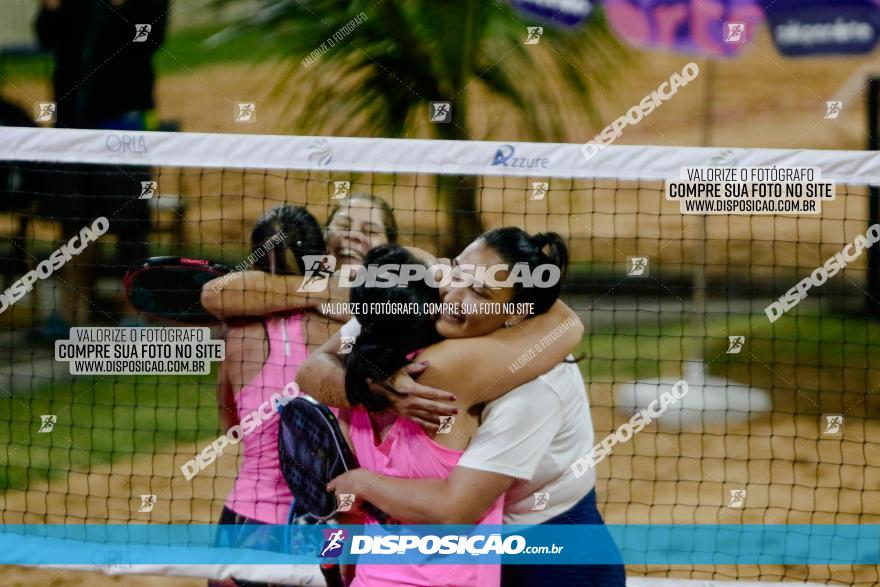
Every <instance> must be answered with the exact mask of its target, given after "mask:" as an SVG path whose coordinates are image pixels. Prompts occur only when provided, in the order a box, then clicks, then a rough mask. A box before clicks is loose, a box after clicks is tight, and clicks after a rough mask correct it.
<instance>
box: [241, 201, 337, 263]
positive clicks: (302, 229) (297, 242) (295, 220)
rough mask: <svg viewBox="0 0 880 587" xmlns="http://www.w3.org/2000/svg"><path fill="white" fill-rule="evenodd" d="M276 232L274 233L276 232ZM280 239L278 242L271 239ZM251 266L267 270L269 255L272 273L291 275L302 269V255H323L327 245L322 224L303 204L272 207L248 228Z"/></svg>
mask: <svg viewBox="0 0 880 587" xmlns="http://www.w3.org/2000/svg"><path fill="white" fill-rule="evenodd" d="M276 235H277V236H276ZM273 238H274V239H279V238H280V239H281V241H282V242H283V243H284V246H279V245H281V242H273ZM251 248H252V254H254V255H255V256H256V255H259V256H258V257H256V259H255V260H254V269H258V270H260V271H266V272H269V271H271V269H272V263H271V260H270V259H274V261H275V273H277V274H279V275H291V274H294V273H299V274H303V273H305V262H304V261H303V255H323V254H324V253H325V252H326V250H327V247H326V245H325V244H324V234H323V233H322V231H321V225H320V224H318V221H317V220H315V217H314V216H312V215H311V214H309V211H308V210H306V209H305V208H303V207H302V206H290V205H287V204H285V205H283V206H278V207H276V208H272V209H271V210H269V211H268V212H266V214H265V215H264V216H263V217H262V218H260V219H259V220H258V221H257V224H256V225H255V226H254V229H253V231H251Z"/></svg>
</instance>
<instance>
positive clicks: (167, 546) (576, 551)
mask: <svg viewBox="0 0 880 587" xmlns="http://www.w3.org/2000/svg"><path fill="white" fill-rule="evenodd" d="M333 562H339V563H355V562H357V563H360V564H402V563H405V564H463V563H464V564H499V563H503V564H505V565H516V564H541V565H554V564H569V565H570V564H577V565H584V564H621V563H623V564H630V565H653V564H662V565H704V564H708V565H728V564H731V565H740V564H748V565H756V564H782V565H790V564H806V565H810V564H816V565H877V564H880V524H867V525H708V524H705V525H704V524H699V525H608V526H595V525H590V526H586V525H581V526H579V525H565V526H552V525H540V526H518V525H506V526H501V525H481V526H429V525H425V526H417V525H406V526H376V525H368V526H328V525H317V526H274V525H250V526H214V525H189V524H169V525H161V524H148V525H76V526H74V525H36V524H27V525H2V526H0V564H15V565H44V564H45V565H49V564H51V565H67V564H86V565H102V564H278V565H289V564H320V563H333Z"/></svg>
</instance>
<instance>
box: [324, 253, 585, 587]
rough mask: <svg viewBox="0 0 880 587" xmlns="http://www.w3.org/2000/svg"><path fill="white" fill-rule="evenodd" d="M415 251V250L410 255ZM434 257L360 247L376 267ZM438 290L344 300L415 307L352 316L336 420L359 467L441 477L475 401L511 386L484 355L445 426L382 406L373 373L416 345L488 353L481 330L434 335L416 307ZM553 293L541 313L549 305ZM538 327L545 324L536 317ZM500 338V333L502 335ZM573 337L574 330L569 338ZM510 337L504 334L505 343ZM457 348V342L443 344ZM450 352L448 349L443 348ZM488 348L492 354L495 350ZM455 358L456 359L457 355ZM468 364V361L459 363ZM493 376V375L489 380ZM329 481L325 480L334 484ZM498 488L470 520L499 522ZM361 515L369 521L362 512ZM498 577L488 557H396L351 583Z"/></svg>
mask: <svg viewBox="0 0 880 587" xmlns="http://www.w3.org/2000/svg"><path fill="white" fill-rule="evenodd" d="M415 254H418V255H419V256H418V257H417V256H415ZM434 262H435V260H434V259H433V258H432V257H430V256H429V255H427V254H424V252H422V251H417V250H415V249H405V248H403V247H398V246H382V247H378V248H376V249H373V250H371V251H370V252H369V253H368V254H367V258H366V260H365V264H366V265H367V266H379V267H383V266H385V267H393V266H398V267H403V266H404V265H415V264H419V263H422V264H425V265H431V264H433V263H434ZM439 301H440V291H439V290H438V288H437V287H436V286H433V285H429V284H428V283H426V281H425V280H422V279H419V280H414V281H410V282H409V285H408V286H406V287H368V286H359V287H356V288H353V289H352V292H351V302H352V304H353V305H354V306H355V307H356V308H361V309H365V308H377V307H387V308H392V307H397V308H405V307H409V308H417V309H418V311H416V312H414V313H396V312H390V313H389V312H385V313H379V312H375V311H372V310H370V311H362V312H360V311H359V312H357V314H356V318H357V319H358V322H359V324H360V327H361V331H360V334H358V336H357V339H356V342H355V344H354V346H353V349H352V352H351V353H350V354H349V355H347V359H346V362H345V392H346V396H347V399H348V403H349V405H351V406H354V407H353V408H352V409H350V410H343V411H342V412H341V414H340V420H342V422H343V424H346V423H347V424H348V434H349V437H350V442H351V445H352V447H353V449H354V452H355V454H356V456H357V458H358V461H359V463H360V465H361V467H362V468H363V469H366V470H369V471H370V472H371V474H375V475H379V476H383V477H393V478H397V479H401V478H403V479H438V480H440V479H446V478H447V477H448V476H449V474H450V473H451V472H452V470H453V469H455V468H456V466H457V465H458V461H459V458H460V457H461V455H462V454H463V452H464V449H465V448H466V447H467V445H468V443H469V442H470V439H471V437H472V436H473V434H474V433H475V432H476V430H477V428H478V426H479V424H480V412H481V409H480V407H481V405H482V403H483V402H485V401H489V400H491V399H493V398H495V397H498V396H500V395H502V394H504V393H505V392H506V391H508V390H509V389H512V387H514V386H515V384H514V383H513V382H511V381H508V380H505V381H503V382H501V379H503V375H501V376H499V374H498V371H497V369H496V368H497V365H493V366H490V365H489V364H488V363H489V362H491V361H488V362H486V363H485V365H486V367H487V368H485V369H483V371H484V375H486V376H487V377H489V378H490V379H488V380H487V379H485V378H484V377H481V376H480V375H478V374H477V373H474V372H472V371H470V370H468V372H467V373H462V375H464V376H463V377H461V378H460V379H459V381H460V383H459V385H458V386H457V388H456V391H457V393H458V405H460V406H462V407H463V408H464V409H463V410H462V411H461V413H459V414H458V415H457V416H456V417H455V419H454V420H452V421H450V422H448V424H450V425H449V426H448V428H444V429H443V430H442V433H439V434H437V435H436V436H433V437H431V436H429V435H428V434H426V433H425V432H424V430H423V428H422V426H420V425H419V424H417V423H415V422H413V421H412V420H411V419H408V418H403V417H401V416H397V415H395V414H394V413H391V412H390V411H389V409H390V408H392V403H391V400H390V399H389V397H388V394H387V393H384V392H381V391H377V390H376V389H375V387H374V386H373V385H372V382H373V381H382V380H385V379H387V378H388V377H389V376H390V375H391V374H393V373H395V372H396V371H397V370H398V369H400V368H401V367H403V366H405V365H406V364H407V363H409V362H410V361H411V360H412V359H413V358H414V355H416V354H418V353H419V352H420V351H421V350H422V349H426V347H431V348H430V349H428V350H426V351H425V353H424V356H426V357H434V358H437V359H439V356H440V355H438V354H437V353H438V349H439V353H440V354H442V355H445V357H446V359H450V358H451V360H452V362H453V363H456V360H457V359H461V358H462V356H463V355H468V356H469V358H470V359H473V358H474V357H476V356H483V359H484V361H486V359H487V357H486V354H487V353H492V350H491V349H492V348H493V341H492V340H490V339H489V338H483V339H482V340H480V341H476V342H475V344H474V345H471V344H462V341H455V342H441V341H442V336H441V335H440V333H439V332H438V328H437V325H436V320H437V318H438V317H437V315H436V314H429V313H425V312H424V311H422V308H425V307H427V306H429V305H430V304H438V302H439ZM553 301H555V298H554V299H553V300H550V303H549V304H547V306H548V307H546V308H539V309H538V310H539V311H541V312H542V313H543V312H544V311H546V310H548V309H549V306H550V305H552V304H553ZM538 324H539V325H541V326H539V328H545V327H546V326H547V325H546V324H544V323H543V321H540V320H539V321H538ZM531 326H534V324H525V325H523V330H522V331H520V332H518V333H517V337H523V336H525V337H526V338H528V337H529V336H530V335H534V333H533V332H531V329H530V328H529V327H531ZM505 338H506V337H505ZM576 339H579V335H578V336H577V337H576V338H575V337H572V340H576ZM511 342H512V341H509V340H508V344H507V345H505V346H513V347H514V348H515V347H516V345H515V344H514V345H511V344H510V343H511ZM450 349H457V350H450ZM450 353H451V356H450ZM498 356H499V355H497V354H496V355H494V357H493V358H498ZM457 364H462V363H461V362H460V361H459V362H458V363H457ZM465 364H467V363H465ZM493 380H494V383H493ZM333 485H334V484H333V483H331V488H332V487H333ZM503 505H504V501H503V495H499V496H498V497H497V498H496V499H494V500H493V501H492V502H491V503H488V504H487V505H486V506H485V509H484V510H483V511H482V513H481V514H480V516H479V518H478V520H477V522H476V523H478V524H501V523H502V514H503ZM367 523H376V522H375V520H372V519H370V518H367ZM499 581H500V566H499V565H490V564H461V565H447V564H431V565H427V564H425V565H419V564H402V565H387V564H377V565H364V564H361V565H358V566H357V570H356V574H355V580H354V583H353V585H355V586H356V587H357V586H371V587H372V586H383V585H411V586H426V585H431V586H450V587H452V586H456V587H463V586H480V587H495V586H497V585H498V583H499Z"/></svg>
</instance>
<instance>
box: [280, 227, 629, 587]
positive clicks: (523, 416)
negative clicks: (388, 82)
mask: <svg viewBox="0 0 880 587" xmlns="http://www.w3.org/2000/svg"><path fill="white" fill-rule="evenodd" d="M567 263H568V249H567V247H566V245H565V242H564V241H563V240H562V238H561V237H560V236H559V235H558V234H556V233H543V234H542V233H539V234H536V235H529V234H528V233H526V232H525V231H523V230H521V229H519V228H516V227H505V228H499V229H495V230H491V231H488V232H486V233H485V234H483V235H482V236H480V237H479V238H477V239H476V240H475V241H474V242H473V243H471V244H470V245H469V246H468V247H467V248H466V249H465V250H464V251H462V253H461V254H460V255H458V257H456V258H455V259H454V260H453V261H452V271H453V274H456V272H464V271H467V270H468V269H467V268H473V267H490V268H492V267H498V266H499V265H503V266H506V267H507V271H498V272H496V273H495V274H494V275H495V277H496V278H497V280H498V281H499V282H504V281H506V280H507V278H508V277H509V276H510V275H512V274H513V273H514V272H515V271H514V268H517V269H518V270H520V271H519V274H520V275H521V274H523V273H526V274H527V275H531V276H533V277H534V276H535V275H538V274H539V273H540V272H541V271H542V270H546V269H547V268H550V269H552V268H555V269H557V270H558V271H557V272H556V273H555V274H556V275H558V276H559V279H557V280H555V281H554V282H551V283H546V282H545V283H540V284H539V283H538V282H537V281H533V282H531V283H523V282H522V280H518V281H514V283H513V284H512V285H504V286H500V287H492V286H491V285H484V284H480V283H473V284H472V285H468V286H466V287H462V286H454V285H452V284H450V285H447V286H446V287H440V288H439V291H438V292H437V293H438V294H439V297H440V301H441V303H442V304H443V306H442V307H443V309H444V311H443V312H442V313H441V314H440V315H439V316H438V317H437V318H436V322H435V324H434V329H435V330H436V334H437V335H440V336H441V337H443V338H444V339H446V340H444V341H442V342H440V343H437V344H433V345H431V346H429V347H428V348H426V349H424V350H422V351H421V352H420V353H419V354H418V362H419V363H425V364H427V365H428V366H427V369H426V370H425V371H424V372H423V373H421V374H420V376H419V383H420V384H424V385H427V386H433V387H436V388H439V389H452V390H454V392H455V399H454V401H453V404H454V405H455V407H456V409H457V410H458V411H457V415H456V417H455V420H454V422H453V425H452V427H451V430H448V431H447V433H445V434H443V435H437V436H436V437H434V439H433V440H432V441H431V442H432V443H433V444H435V445H440V446H442V447H444V448H446V449H451V450H454V451H456V454H455V463H454V466H452V467H451V468H449V466H448V464H447V467H446V468H445V469H442V470H436V471H434V474H413V471H406V472H402V471H400V470H399V469H397V467H398V466H399V465H400V463H401V462H406V460H405V459H406V454H407V452H409V451H411V450H412V449H411V448H410V447H411V446H413V444H412V443H414V441H415V439H417V438H419V433H421V434H422V435H423V436H424V437H425V438H428V437H427V436H425V433H424V432H422V431H421V430H419V428H418V426H416V423H418V424H419V425H421V427H422V429H424V430H427V431H436V430H437V427H438V423H437V422H436V418H435V417H433V416H432V415H430V414H425V415H424V416H422V417H419V416H412V414H411V413H410V414H409V416H410V417H411V418H412V419H413V421H408V420H405V419H404V418H401V417H394V415H393V414H392V415H391V416H387V415H385V416H381V417H378V414H377V413H371V417H367V418H366V419H363V417H362V416H361V419H360V420H353V424H354V423H358V424H359V425H358V426H354V427H353V432H352V442H353V444H354V446H355V450H356V451H357V452H358V458H359V459H360V460H361V463H362V465H363V468H361V469H356V470H353V471H349V472H348V473H346V474H344V475H341V476H340V477H337V478H336V479H334V480H333V482H331V483H330V485H329V488H330V489H331V490H333V491H335V492H336V493H337V494H341V493H349V494H355V495H357V496H358V497H359V498H362V499H364V500H366V501H369V502H370V503H372V504H374V505H376V506H377V507H378V508H380V509H382V510H383V511H385V512H386V513H388V514H389V515H391V516H393V517H395V518H397V519H399V520H400V521H401V522H403V523H412V524H474V523H480V522H482V523H491V522H488V521H487V517H486V516H490V517H491V515H492V513H493V512H494V511H495V508H497V505H498V500H499V499H502V498H503V499H504V516H503V519H504V522H505V523H509V524H596V525H601V524H603V522H602V518H601V516H600V514H599V512H598V509H597V507H596V495H595V490H594V485H595V472H594V471H589V472H588V473H587V474H586V475H584V476H582V477H579V478H575V477H574V475H573V474H572V471H571V469H570V466H571V464H572V463H574V462H575V461H576V460H578V459H579V458H581V457H582V456H583V455H585V454H589V453H590V451H591V450H592V447H593V428H592V421H591V417H590V410H589V403H588V399H587V393H586V389H585V386H584V382H583V379H582V377H581V374H580V371H579V369H578V368H577V366H576V365H575V364H574V359H573V358H572V357H571V356H570V354H569V353H570V352H571V350H573V348H574V346H575V345H576V344H577V343H578V342H579V341H580V338H581V335H582V333H583V326H582V325H581V323H580V321H579V320H578V319H577V317H576V316H575V315H574V314H573V313H572V312H571V310H570V309H568V308H567V307H566V306H565V305H564V304H562V303H561V302H560V301H559V300H558V297H559V292H560V290H561V278H562V276H563V275H564V273H565V269H566V265H567ZM526 269H527V270H528V271H526ZM363 293H365V294H366V293H368V292H363ZM424 295H428V293H427V292H426V293H425V294H424ZM496 304H498V305H500V307H502V308H504V309H505V310H506V311H502V312H500V313H499V312H479V311H478V312H474V311H473V308H492V307H498V306H496ZM510 310H512V311H510ZM359 318H360V319H361V320H364V321H367V320H369V321H371V324H370V326H369V328H368V327H367V325H366V324H358V323H357V322H356V321H354V320H352V321H351V322H349V323H348V324H346V325H345V326H343V328H342V329H341V331H340V334H341V335H343V336H358V337H360V336H365V335H366V336H367V339H366V340H365V341H364V343H363V344H364V345H365V346H364V347H363V349H364V350H366V351H368V352H367V353H366V354H364V355H362V356H361V357H360V358H355V357H350V358H349V359H348V365H349V367H348V368H349V369H351V368H352V367H353V371H352V372H350V373H349V372H345V371H343V369H344V367H343V365H342V364H341V363H340V362H339V361H338V360H335V358H334V357H333V356H331V354H330V352H329V351H330V350H331V349H332V350H333V352H335V349H336V348H338V346H336V345H337V344H338V342H337V341H335V340H333V339H331V341H329V342H328V344H327V345H326V346H325V347H322V348H321V349H320V350H319V351H318V352H317V353H315V354H314V355H313V357H312V358H310V359H309V360H308V361H306V363H305V364H304V365H303V367H302V368H301V369H300V372H299V374H298V376H297V382H298V383H299V384H300V385H301V386H303V388H304V389H307V390H311V389H313V387H311V386H312V385H315V386H316V387H315V389H319V390H322V391H330V390H332V389H333V388H334V387H335V388H339V387H344V388H345V390H346V392H347V396H348V400H349V403H350V404H364V405H366V403H367V401H376V402H377V403H376V404H374V408H376V409H383V397H389V394H390V397H394V395H395V392H394V389H395V388H396V389H399V388H400V387H401V381H404V383H405V380H406V379H407V374H406V372H405V371H403V370H401V371H397V372H395V369H397V368H399V367H402V366H403V365H405V363H406V358H405V357H404V356H403V355H402V353H403V352H404V351H405V352H409V353H412V352H414V351H417V350H419V349H420V348H421V345H422V344H424V343H425V342H427V341H428V340H429V335H430V334H431V333H430V331H429V329H428V328H427V325H426V324H425V323H424V319H422V321H421V322H419V323H418V324H416V323H415V322H414V321H413V320H412V319H410V320H409V321H405V320H404V321H403V322H402V323H401V325H400V327H399V328H400V329H396V328H395V329H391V328H389V329H387V330H386V332H387V333H388V337H387V338H382V337H379V338H377V335H376V332H375V331H374V330H373V329H375V328H379V329H381V328H382V324H383V320H382V319H383V318H386V317H379V319H377V318H376V317H368V316H363V317H359ZM407 324H409V325H410V326H407ZM416 326H417V327H416ZM407 329H409V331H407ZM416 331H418V332H424V334H421V335H420V336H422V338H421V339H419V340H418V341H416V340H412V341H410V342H408V343H407V344H404V345H402V347H401V348H398V349H396V351H395V353H396V354H395V355H394V360H393V361H390V362H389V363H388V364H385V365H382V364H381V361H380V360H379V358H380V354H376V355H372V356H371V355H370V351H369V349H376V352H377V353H381V352H384V351H380V349H383V348H384V345H393V344H394V342H393V336H394V335H395V333H397V334H398V335H399V334H401V333H403V332H408V333H407V338H409V337H412V336H414V335H415V334H416ZM334 338H335V337H334ZM401 340H403V339H401ZM524 341H525V342H526V344H525V345H524V346H523V342H524ZM359 343H360V338H358V343H356V344H355V350H356V351H357V349H358V344H359ZM536 343H537V344H536ZM536 347H537V348H538V351H537V352H535V350H534V349H535V348H536ZM352 355H355V353H352ZM548 359H550V360H549V361H548ZM352 362H354V363H352ZM362 364H365V365H366V367H364V366H363V365H362ZM499 371H500V373H499ZM376 381H386V384H385V385H384V386H377V385H375V383H374V382H376ZM383 387H384V388H385V389H383ZM389 387H390V388H392V389H391V391H390V392H389V391H386V389H387V388H389ZM333 395H334V394H333V393H328V394H326V395H325V396H322V397H319V399H324V400H326V399H327V398H330V397H332V396H333ZM367 398H369V400H368V399H367ZM385 405H387V404H385ZM400 407H401V406H400V404H398V405H396V406H394V408H392V409H395V410H396V411H398V413H399V410H400ZM359 412H360V413H361V414H365V413H367V412H366V410H356V411H355V412H354V413H353V414H354V416H357V414H358V413H359ZM432 419H433V421H432ZM402 422H403V423H402ZM358 429H360V430H361V432H360V433H356V432H355V431H356V430H358ZM374 429H375V430H377V432H375V433H374ZM364 431H366V432H364ZM404 433H405V434H404ZM374 436H375V437H376V438H377V439H381V442H379V441H378V440H376V441H375V442H374V440H373V439H374ZM401 436H403V438H404V439H405V440H404V439H402V438H400V437H401ZM389 437H391V440H390V441H389V440H388V438H389ZM428 440H430V439H428ZM376 442H379V444H376ZM414 446H420V445H418V444H415V445H414ZM419 450H420V451H421V452H420V453H415V452H413V453H412V454H420V455H424V454H427V453H426V450H427V449H425V448H424V447H422V448H420V449H419ZM402 455H403V456H402ZM422 461H424V457H423V456H422V457H419V460H418V461H417V462H416V463H411V464H412V466H413V467H416V466H417V465H418V464H419V463H421V462H422ZM422 473H424V471H423V472H422ZM429 473H430V472H429ZM539 496H541V500H542V503H541V504H540V507H536V505H537V502H538V497H539ZM547 496H549V497H547ZM545 498H546V499H545ZM605 546H608V547H610V552H609V562H610V561H611V560H614V559H615V554H616V553H615V552H614V548H613V542H612V541H611V540H610V536H608V544H607V545H605ZM475 566H478V565H475ZM442 568H443V566H440V567H434V572H435V573H436V572H437V571H438V570H442ZM374 572H375V570H374V569H373V568H371V567H367V568H362V569H358V571H357V573H358V575H361V576H362V575H364V574H365V575H366V577H367V578H369V579H370V580H373V581H376V580H378V579H379V577H374V576H373V573H374ZM380 572H381V569H380ZM438 581H439V582H438ZM379 583H381V581H379ZM379 583H377V584H379ZM363 584H371V583H370V582H369V581H366V582H365V583H363ZM412 584H456V585H459V584H460V585H465V584H472V583H464V582H463V583H445V582H444V580H440V579H438V578H437V577H434V581H433V582H432V581H430V580H429V581H426V582H424V583H419V582H418V581H415V582H413V583H412ZM545 584H552V585H554V587H567V586H572V587H573V586H575V585H577V586H583V585H597V586H598V585H602V586H608V587H620V586H623V585H624V584H625V577H624V573H623V567H622V566H621V565H619V564H607V565H596V566H577V565H553V566H523V565H515V566H510V567H503V581H502V585H503V586H504V587H510V586H514V587H520V586H522V587H526V586H537V585H545Z"/></svg>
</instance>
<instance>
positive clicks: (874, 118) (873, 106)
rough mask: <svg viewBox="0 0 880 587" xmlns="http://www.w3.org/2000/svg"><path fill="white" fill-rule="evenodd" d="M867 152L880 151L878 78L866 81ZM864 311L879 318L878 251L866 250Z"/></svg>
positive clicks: (875, 210) (877, 214) (879, 202)
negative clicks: (866, 270)
mask: <svg viewBox="0 0 880 587" xmlns="http://www.w3.org/2000/svg"><path fill="white" fill-rule="evenodd" d="M867 111H868V150H869V151H880V77H872V78H871V79H870V80H869V81H868V104H867ZM868 190H869V191H868V193H869V196H868V226H869V227H870V226H873V225H875V224H877V223H880V186H876V185H873V186H870V187H869V188H868ZM865 309H866V311H867V314H868V315H869V316H872V317H874V318H880V250H878V249H877V248H876V247H871V248H869V249H868V283H867V288H866V293H865Z"/></svg>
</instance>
